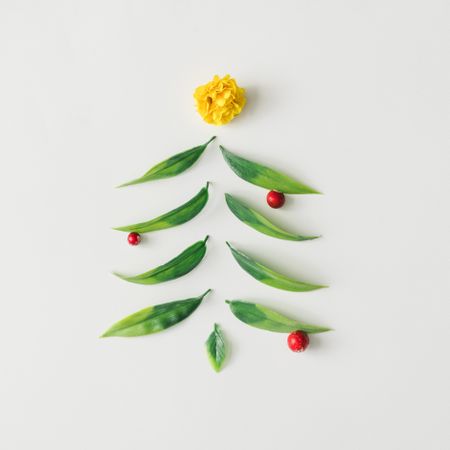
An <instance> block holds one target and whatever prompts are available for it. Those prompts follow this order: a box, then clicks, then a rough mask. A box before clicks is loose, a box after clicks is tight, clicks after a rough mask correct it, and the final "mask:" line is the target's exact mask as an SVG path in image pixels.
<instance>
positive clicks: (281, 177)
mask: <svg viewBox="0 0 450 450" xmlns="http://www.w3.org/2000/svg"><path fill="white" fill-rule="evenodd" d="M220 150H222V155H223V157H224V159H225V161H226V162H227V164H228V165H229V166H230V168H231V170H233V172H234V173H235V174H236V175H237V176H238V177H241V178H242V179H243V180H245V181H248V182H249V183H252V184H256V186H261V187H263V188H266V189H270V190H275V191H278V192H283V193H284V194H320V192H319V191H316V190H315V189H313V188H311V187H309V186H306V184H303V183H300V182H299V181H296V180H294V179H293V178H291V177H289V176H287V175H285V174H283V173H281V172H278V171H277V170H274V169H271V168H270V167H267V166H263V165H262V164H258V163H256V162H254V161H250V160H248V159H244V158H241V157H240V156H237V155H235V154H234V153H231V152H230V151H228V150H227V149H225V148H224V147H222V146H220Z"/></svg>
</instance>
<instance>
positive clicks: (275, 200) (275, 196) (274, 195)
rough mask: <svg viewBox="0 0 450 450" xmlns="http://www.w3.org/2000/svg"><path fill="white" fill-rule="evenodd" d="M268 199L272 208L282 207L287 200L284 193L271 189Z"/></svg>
mask: <svg viewBox="0 0 450 450" xmlns="http://www.w3.org/2000/svg"><path fill="white" fill-rule="evenodd" d="M266 199H267V204H268V205H269V206H270V207H271V208H281V207H282V206H283V205H284V202H285V198H284V194H283V193H282V192H278V191H270V192H269V193H268V194H267V197H266Z"/></svg>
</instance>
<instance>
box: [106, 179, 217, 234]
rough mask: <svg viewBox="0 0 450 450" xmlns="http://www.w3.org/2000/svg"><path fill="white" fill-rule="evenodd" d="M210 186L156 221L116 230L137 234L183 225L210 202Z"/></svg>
mask: <svg viewBox="0 0 450 450" xmlns="http://www.w3.org/2000/svg"><path fill="white" fill-rule="evenodd" d="M208 185H209V183H206V186H205V187H204V188H202V189H201V190H200V191H199V192H198V194H197V195H195V197H192V198H191V199H190V200H189V201H187V202H186V203H184V204H183V205H181V206H179V207H178V208H175V209H173V210H172V211H169V212H167V213H165V214H163V215H161V216H158V217H156V218H155V219H152V220H149V221H147V222H142V223H136V224H134V225H127V226H124V227H117V228H114V229H115V230H118V231H126V232H130V231H134V232H136V233H140V234H142V233H149V232H150V231H157V230H163V229H165V228H171V227H174V226H176V225H181V224H183V223H186V222H188V221H189V220H191V219H192V218H194V217H195V216H196V215H197V214H198V213H199V212H200V211H201V210H202V209H203V207H204V206H205V205H206V202H207V201H208Z"/></svg>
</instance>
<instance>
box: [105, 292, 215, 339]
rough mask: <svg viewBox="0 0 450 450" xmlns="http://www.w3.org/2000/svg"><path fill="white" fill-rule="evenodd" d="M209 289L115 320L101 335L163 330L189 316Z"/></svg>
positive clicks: (108, 335) (129, 335)
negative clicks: (197, 294) (196, 294)
mask: <svg viewBox="0 0 450 450" xmlns="http://www.w3.org/2000/svg"><path fill="white" fill-rule="evenodd" d="M210 291H211V289H208V290H207V291H206V292H205V293H204V294H202V295H200V296H199V297H194V298H188V299H186V300H177V301H174V302H169V303H162V304H160V305H155V306H149V307H148V308H145V309H142V310H141V311H138V312H136V313H134V314H131V315H130V316H128V317H125V318H124V319H122V320H120V321H119V322H116V323H115V324H114V325H113V326H111V327H110V328H109V329H108V330H106V331H105V332H104V333H103V335H102V336H101V337H110V336H120V337H134V336H144V335H146V334H153V333H158V332H159V331H163V330H165V329H166V328H169V327H171V326H173V325H175V324H177V323H179V322H181V321H182V320H184V319H186V318H187V317H189V316H190V315H191V314H192V313H193V312H194V311H195V310H196V309H197V308H198V306H199V305H200V303H201V302H202V300H203V298H204V297H205V296H206V295H207V294H208V293H209V292H210Z"/></svg>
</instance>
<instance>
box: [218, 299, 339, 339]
mask: <svg viewBox="0 0 450 450" xmlns="http://www.w3.org/2000/svg"><path fill="white" fill-rule="evenodd" d="M226 303H228V304H229V305H230V309H231V312H232V313H233V314H234V315H235V316H236V317H237V318H238V319H239V320H241V321H242V322H244V323H246V324H247V325H250V326H252V327H255V328H261V329H262V330H267V331H273V332H275V333H291V332H292V331H296V330H301V331H304V332H305V333H323V332H325V331H330V330H331V328H326V327H321V326H317V325H310V324H307V323H304V322H299V321H298V320H295V319H291V318H289V317H286V316H284V315H283V314H280V313H278V312H276V311H274V310H273V309H270V308H267V307H265V306H262V305H259V304H258V303H249V302H245V301H242V300H226Z"/></svg>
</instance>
